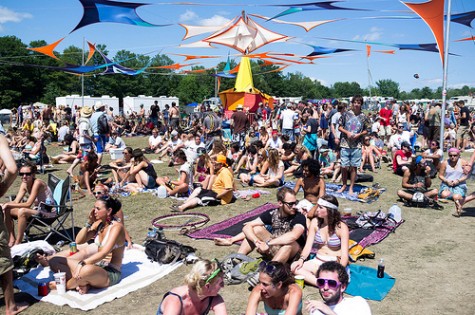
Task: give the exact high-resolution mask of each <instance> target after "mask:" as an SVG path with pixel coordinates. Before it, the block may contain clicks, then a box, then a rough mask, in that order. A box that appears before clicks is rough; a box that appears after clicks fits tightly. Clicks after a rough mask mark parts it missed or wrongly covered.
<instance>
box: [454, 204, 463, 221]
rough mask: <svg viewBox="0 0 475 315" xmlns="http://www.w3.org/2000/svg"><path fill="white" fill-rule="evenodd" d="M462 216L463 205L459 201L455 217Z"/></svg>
mask: <svg viewBox="0 0 475 315" xmlns="http://www.w3.org/2000/svg"><path fill="white" fill-rule="evenodd" d="M460 214H462V205H461V204H460V201H459V200H455V213H454V217H457V218H458V217H460Z"/></svg>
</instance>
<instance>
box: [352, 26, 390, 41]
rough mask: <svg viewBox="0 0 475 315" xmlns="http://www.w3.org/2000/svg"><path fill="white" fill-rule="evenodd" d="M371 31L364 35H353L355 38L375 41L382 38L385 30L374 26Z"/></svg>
mask: <svg viewBox="0 0 475 315" xmlns="http://www.w3.org/2000/svg"><path fill="white" fill-rule="evenodd" d="M369 31H370V32H369V33H368V34H364V35H356V36H355V37H353V40H367V41H375V40H378V39H380V38H381V36H382V35H383V32H382V31H383V30H382V29H381V28H378V27H372V28H370V30H369Z"/></svg>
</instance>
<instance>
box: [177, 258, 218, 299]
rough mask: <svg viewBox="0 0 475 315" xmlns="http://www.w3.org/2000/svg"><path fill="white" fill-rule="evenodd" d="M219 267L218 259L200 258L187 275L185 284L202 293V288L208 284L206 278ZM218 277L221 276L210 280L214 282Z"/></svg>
mask: <svg viewBox="0 0 475 315" xmlns="http://www.w3.org/2000/svg"><path fill="white" fill-rule="evenodd" d="M218 268H219V266H218V262H217V261H210V260H207V259H204V260H199V261H197V262H196V263H195V264H194V265H193V268H192V269H191V271H190V272H189V273H188V274H187V275H186V276H185V284H186V285H187V286H188V287H189V288H190V289H192V290H194V291H196V292H197V293H201V290H202V288H203V287H204V285H205V284H206V280H207V279H208V278H209V276H210V275H211V274H212V273H213V272H214V271H215V270H216V269H218ZM217 278H219V277H215V278H214V279H212V280H211V281H210V283H212V282H214V281H215V280H216V279H217Z"/></svg>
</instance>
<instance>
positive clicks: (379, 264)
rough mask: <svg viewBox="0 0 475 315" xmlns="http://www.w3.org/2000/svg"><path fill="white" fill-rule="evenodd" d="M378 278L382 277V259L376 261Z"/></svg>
mask: <svg viewBox="0 0 475 315" xmlns="http://www.w3.org/2000/svg"><path fill="white" fill-rule="evenodd" d="M378 278H384V259H382V258H381V259H380V260H379V263H378Z"/></svg>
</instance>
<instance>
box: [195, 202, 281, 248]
mask: <svg viewBox="0 0 475 315" xmlns="http://www.w3.org/2000/svg"><path fill="white" fill-rule="evenodd" d="M278 207H279V206H278V205H275V204H272V203H265V204H263V205H262V206H259V207H257V208H255V209H253V210H251V211H248V212H246V213H243V214H239V215H237V216H235V217H232V218H229V219H226V220H224V221H221V222H218V223H216V224H213V225H210V226H208V227H206V228H204V229H201V230H198V231H195V232H193V233H190V234H188V236H189V237H191V238H195V239H209V240H212V239H214V238H216V237H224V238H227V237H231V236H235V235H238V234H239V233H241V231H242V228H243V226H244V223H246V222H249V221H252V220H254V219H255V218H257V217H258V216H259V215H261V214H262V213H264V212H265V211H270V210H272V209H276V208H278Z"/></svg>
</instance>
